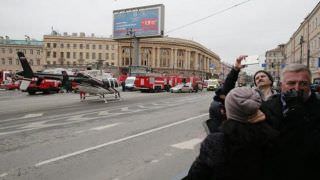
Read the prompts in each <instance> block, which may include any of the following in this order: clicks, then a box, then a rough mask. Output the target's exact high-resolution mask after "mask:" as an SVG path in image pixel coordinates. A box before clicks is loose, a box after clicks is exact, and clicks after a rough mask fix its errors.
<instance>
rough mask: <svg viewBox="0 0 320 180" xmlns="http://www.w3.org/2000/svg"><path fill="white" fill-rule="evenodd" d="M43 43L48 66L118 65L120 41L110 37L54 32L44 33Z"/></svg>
mask: <svg viewBox="0 0 320 180" xmlns="http://www.w3.org/2000/svg"><path fill="white" fill-rule="evenodd" d="M43 45H44V46H43V52H44V60H45V62H46V65H47V67H71V68H83V67H87V66H92V65H94V64H97V63H100V64H101V65H102V66H118V42H116V41H113V40H112V39H110V38H100V37H95V36H94V35H93V34H92V35H91V36H86V35H85V34H84V33H80V34H79V35H78V34H77V33H72V34H71V35H68V34H67V33H63V35H60V34H58V33H52V34H51V35H44V37H43Z"/></svg>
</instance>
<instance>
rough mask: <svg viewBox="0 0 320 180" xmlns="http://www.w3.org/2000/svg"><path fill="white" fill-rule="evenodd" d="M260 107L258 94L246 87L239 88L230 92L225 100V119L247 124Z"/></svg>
mask: <svg viewBox="0 0 320 180" xmlns="http://www.w3.org/2000/svg"><path fill="white" fill-rule="evenodd" d="M260 105H261V97H260V95H259V93H258V92H257V91H256V90H254V89H252V88H248V87H239V88H235V89H233V90H232V91H230V92H229V93H228V95H227V97H226V99H225V108H226V113H227V118H228V119H232V120H236V121H240V122H248V119H249V117H250V116H252V115H254V114H255V113H256V112H257V110H258V109H259V108H260Z"/></svg>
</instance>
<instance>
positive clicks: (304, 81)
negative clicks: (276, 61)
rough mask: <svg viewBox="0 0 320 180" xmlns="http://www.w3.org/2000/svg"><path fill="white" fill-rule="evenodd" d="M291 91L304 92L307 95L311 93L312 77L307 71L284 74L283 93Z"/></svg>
mask: <svg viewBox="0 0 320 180" xmlns="http://www.w3.org/2000/svg"><path fill="white" fill-rule="evenodd" d="M291 89H294V90H296V91H299V90H303V91H304V92H305V93H306V94H309V93H310V76H309V74H308V72H307V71H301V72H286V73H284V75H283V80H282V82H281V91H282V92H287V91H289V90H291Z"/></svg>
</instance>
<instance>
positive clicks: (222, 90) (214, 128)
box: [203, 56, 247, 133]
mask: <svg viewBox="0 0 320 180" xmlns="http://www.w3.org/2000/svg"><path fill="white" fill-rule="evenodd" d="M246 57H247V56H239V57H238V58H237V59H236V62H235V65H234V66H233V68H232V69H231V71H230V73H229V74H228V76H227V78H226V80H225V83H224V84H223V86H221V87H219V88H218V89H217V90H216V91H215V95H214V97H213V101H212V102H211V104H210V107H209V119H208V120H207V121H205V123H204V124H203V126H204V128H205V129H206V131H207V133H214V132H219V127H220V125H221V123H222V122H223V121H224V120H226V113H225V108H224V99H225V97H226V95H227V94H228V92H229V91H230V90H232V89H233V88H234V87H235V84H236V82H237V80H238V76H239V72H240V70H241V69H242V68H243V67H244V66H243V65H241V61H242V60H244V59H245V58H246Z"/></svg>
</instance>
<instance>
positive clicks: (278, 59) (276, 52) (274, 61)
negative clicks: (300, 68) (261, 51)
mask: <svg viewBox="0 0 320 180" xmlns="http://www.w3.org/2000/svg"><path fill="white" fill-rule="evenodd" d="M284 47H285V45H284V44H281V45H279V46H278V47H277V48H275V49H272V50H269V51H267V52H266V67H265V69H266V71H268V72H270V74H271V75H272V76H273V77H274V79H275V81H279V80H280V73H281V68H283V67H284V65H285V59H286V56H285V48H284Z"/></svg>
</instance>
